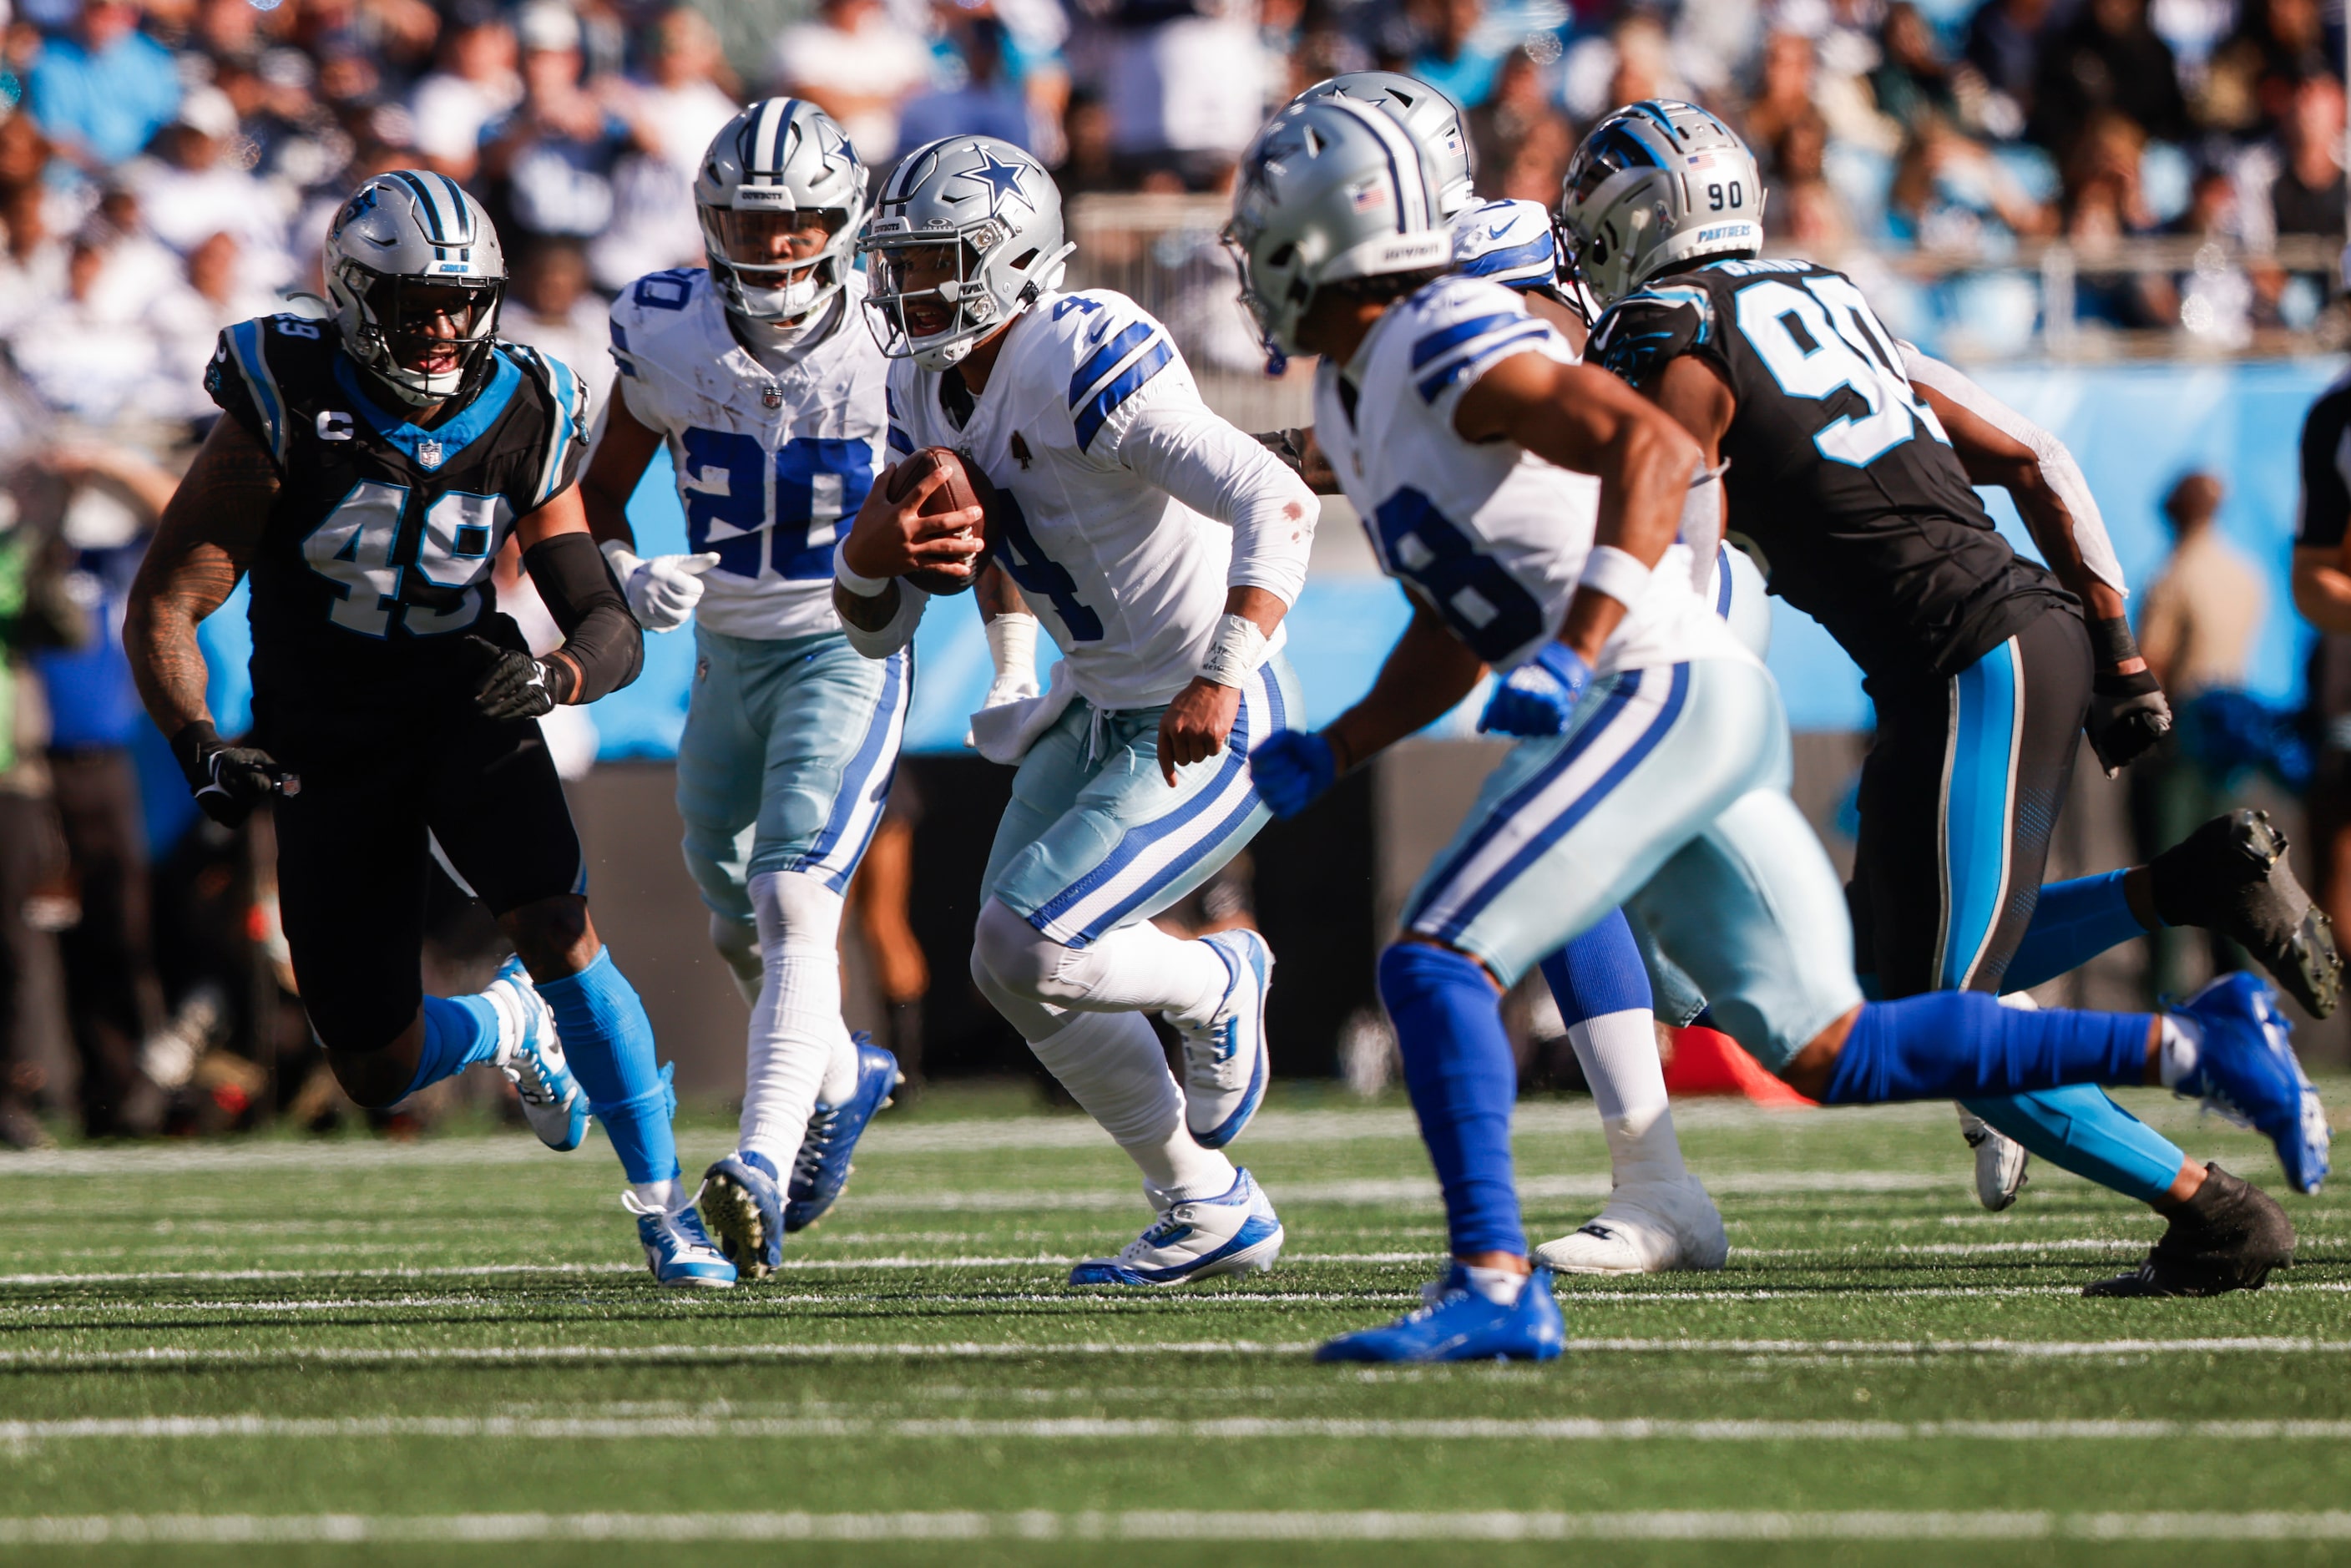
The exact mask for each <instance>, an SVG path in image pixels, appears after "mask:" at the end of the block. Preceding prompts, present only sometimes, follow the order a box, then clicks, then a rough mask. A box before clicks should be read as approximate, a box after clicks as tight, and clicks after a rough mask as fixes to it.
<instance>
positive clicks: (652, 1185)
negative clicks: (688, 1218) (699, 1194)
mask: <svg viewBox="0 0 2351 1568" xmlns="http://www.w3.org/2000/svg"><path fill="white" fill-rule="evenodd" d="M629 1190H630V1191H631V1192H632V1193H635V1194H636V1195H637V1201H638V1202H639V1203H642V1204H643V1205H644V1206H645V1207H646V1208H647V1209H648V1210H651V1209H656V1208H657V1209H659V1210H661V1211H662V1212H663V1213H664V1214H675V1213H676V1212H677V1211H678V1210H679V1209H681V1208H684V1207H685V1206H686V1204H687V1203H689V1202H690V1201H692V1199H693V1197H694V1195H693V1194H692V1193H689V1192H687V1191H686V1190H685V1183H684V1181H682V1180H680V1179H679V1178H678V1177H676V1176H672V1177H670V1178H669V1179H668V1180H667V1181H632V1182H631V1183H630V1184H629Z"/></svg>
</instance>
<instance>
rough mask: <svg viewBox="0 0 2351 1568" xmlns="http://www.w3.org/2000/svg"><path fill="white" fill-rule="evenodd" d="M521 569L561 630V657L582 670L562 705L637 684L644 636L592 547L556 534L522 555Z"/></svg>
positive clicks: (583, 539) (578, 537) (588, 541)
mask: <svg viewBox="0 0 2351 1568" xmlns="http://www.w3.org/2000/svg"><path fill="white" fill-rule="evenodd" d="M522 564H523V568H524V570H527V571H528V572H529V573H530V580H531V582H532V583H533V584H534V585H536V586H537V588H538V596H539V598H541V599H542V600H545V601H547V612H548V613H549V615H551V616H553V617H554V618H555V623H556V625H557V626H559V627H560V628H561V629H562V632H563V647H562V649H561V650H560V651H561V652H562V653H563V654H564V655H565V656H566V657H568V658H569V660H570V661H571V662H572V663H573V664H577V665H578V666H579V667H580V683H579V685H576V686H575V687H573V688H572V689H571V690H570V691H569V692H567V693H565V694H564V698H563V700H564V701H566V702H572V703H591V702H594V701H595V700H596V699H597V698H598V697H601V696H606V695H610V694H611V693H613V692H617V691H619V690H620V689H621V688H622V686H625V685H628V684H629V683H630V682H631V681H633V680H635V679H636V678H637V672H638V671H640V670H642V669H643V668H644V664H645V634H644V632H643V630H642V629H640V628H639V627H638V625H637V621H636V617H635V616H633V615H631V614H630V613H629V601H628V600H627V599H626V598H624V597H622V593H621V585H620V584H619V583H617V582H615V581H613V580H612V572H611V568H609V567H607V566H606V565H605V564H604V558H603V556H602V555H601V554H600V553H598V551H597V549H596V541H595V540H594V539H593V538H590V536H589V535H587V534H584V533H578V534H557V535H556V536H555V537H554V538H546V539H541V540H539V541H538V543H537V544H535V545H533V546H531V547H530V549H527V550H525V551H523V554H522Z"/></svg>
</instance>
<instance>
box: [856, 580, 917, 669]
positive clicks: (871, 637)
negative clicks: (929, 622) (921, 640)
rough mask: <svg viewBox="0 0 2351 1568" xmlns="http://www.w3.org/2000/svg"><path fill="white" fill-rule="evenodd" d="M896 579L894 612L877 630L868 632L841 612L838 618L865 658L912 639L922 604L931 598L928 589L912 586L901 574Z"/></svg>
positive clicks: (888, 651)
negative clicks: (896, 589) (886, 622)
mask: <svg viewBox="0 0 2351 1568" xmlns="http://www.w3.org/2000/svg"><path fill="white" fill-rule="evenodd" d="M896 581H897V584H898V613H897V614H895V615H893V616H892V617H891V618H890V623H889V624H888V625H887V626H884V627H883V628H882V629H881V630H879V631H875V632H868V631H866V630H865V629H864V628H863V627H862V626H858V625H856V624H854V623H852V622H851V621H850V619H849V618H848V617H847V616H845V615H844V616H841V618H840V620H841V631H842V632H844V633H845V634H846V635H847V636H848V638H849V645H850V646H851V647H852V648H854V649H856V650H857V651H858V652H859V653H862V654H864V655H865V656H866V657H867V658H869V659H886V658H888V657H889V656H890V655H891V654H893V653H896V652H897V651H898V650H899V649H901V648H903V647H904V646H905V645H906V644H907V643H911V642H913V641H914V628H915V627H916V626H919V625H920V624H922V620H923V607H924V606H925V605H926V604H928V603H929V602H930V601H931V596H930V595H929V594H928V593H925V592H924V591H922V590H921V589H919V588H916V587H915V586H914V584H913V583H911V582H908V581H907V580H905V579H904V578H903V577H902V578H899V579H897V580H896Z"/></svg>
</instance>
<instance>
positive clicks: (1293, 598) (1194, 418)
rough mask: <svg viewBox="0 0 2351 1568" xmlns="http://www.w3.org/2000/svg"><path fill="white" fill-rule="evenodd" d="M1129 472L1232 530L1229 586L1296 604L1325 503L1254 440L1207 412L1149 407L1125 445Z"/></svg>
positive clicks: (1122, 450) (1123, 457)
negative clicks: (1257, 591)
mask: <svg viewBox="0 0 2351 1568" xmlns="http://www.w3.org/2000/svg"><path fill="white" fill-rule="evenodd" d="M1119 456H1120V459H1121V460H1122V461H1123V462H1124V463H1125V465H1127V467H1128V468H1130V469H1132V470H1133V471H1134V473H1135V474H1137V475H1139V476H1142V477H1143V478H1144V479H1147V480H1149V481H1150V482H1151V483H1152V484H1154V485H1155V486H1158V487H1159V488H1160V489H1162V490H1165V491H1166V492H1167V493H1168V494H1169V495H1170V496H1173V497H1175V499H1177V500H1179V501H1181V502H1183V503H1184V504H1185V505H1186V506H1187V507H1191V508H1192V509H1193V510H1194V511H1196V512H1198V513H1200V514H1201V515H1203V516H1204V517H1214V518H1216V519H1217V521H1218V522H1221V523H1227V524H1229V525H1230V526H1231V528H1232V530H1233V564H1232V570H1231V573H1230V574H1229V576H1228V578H1227V582H1228V585H1229V586H1231V587H1234V588H1262V589H1264V590H1265V591H1268V592H1269V593H1271V594H1273V595H1274V596H1275V597H1276V598H1278V599H1280V601H1282V602H1283V603H1284V604H1295V603H1297V602H1298V592H1299V590H1300V589H1301V588H1303V587H1304V586H1305V584H1306V562H1307V558H1308V557H1309V556H1310V555H1311V554H1312V553H1313V549H1314V524H1315V520H1316V518H1317V517H1319V516H1320V515H1321V513H1322V503H1321V502H1320V501H1318V500H1316V499H1315V497H1314V492H1313V491H1311V490H1309V489H1308V488H1307V487H1306V482H1305V481H1304V480H1302V479H1301V478H1299V476H1297V475H1296V474H1294V473H1292V472H1291V471H1290V469H1289V468H1288V467H1286V466H1284V465H1283V464H1282V462H1281V460H1280V458H1278V457H1276V456H1275V455H1273V454H1272V453H1270V452H1268V451H1267V450H1266V449H1265V448H1264V447H1263V446H1262V445H1260V444H1259V443H1258V442H1257V440H1256V438H1255V437H1253V436H1250V435H1249V434H1245V433H1244V432H1242V431H1240V430H1238V429H1236V428H1234V427H1233V426H1232V425H1230V424H1228V423H1226V422H1225V421H1223V420H1222V419H1219V418H1218V417H1217V415H1215V414H1214V413H1210V412H1209V411H1208V410H1207V408H1206V407H1205V406H1203V405H1199V404H1193V405H1192V406H1189V407H1186V406H1183V405H1182V404H1180V403H1176V402H1173V400H1170V402H1167V403H1165V404H1162V405H1160V406H1155V407H1152V408H1146V409H1145V410H1144V412H1143V413H1142V415H1141V417H1139V418H1138V419H1136V420H1135V422H1134V425H1133V426H1132V427H1131V428H1129V429H1128V431H1127V433H1126V439H1125V440H1124V441H1123V442H1122V443H1121V444H1120V445H1119Z"/></svg>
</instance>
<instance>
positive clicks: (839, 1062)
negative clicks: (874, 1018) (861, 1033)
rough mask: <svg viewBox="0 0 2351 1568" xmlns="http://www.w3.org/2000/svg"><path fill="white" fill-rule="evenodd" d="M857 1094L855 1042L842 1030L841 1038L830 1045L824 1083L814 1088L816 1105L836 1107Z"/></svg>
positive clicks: (845, 1030)
mask: <svg viewBox="0 0 2351 1568" xmlns="http://www.w3.org/2000/svg"><path fill="white" fill-rule="evenodd" d="M856 1092H857V1042H856V1041H855V1040H852V1039H851V1038H850V1037H849V1030H847V1029H845V1028H844V1029H843V1030H841V1038H840V1039H839V1040H835V1041H833V1044H832V1057H831V1060H830V1061H827V1062H826V1063H825V1064H824V1081H823V1082H820V1083H819V1084H818V1085H817V1086H816V1103H818V1104H820V1105H838V1104H840V1103H841V1102H842V1101H843V1100H846V1099H848V1098H849V1097H850V1096H851V1095H852V1094H854V1093H856Z"/></svg>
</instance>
